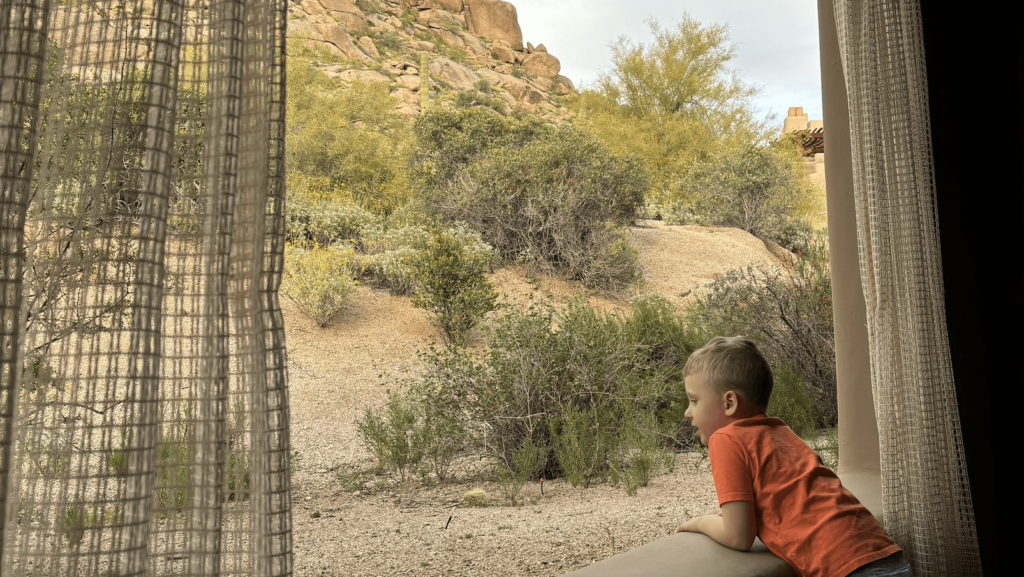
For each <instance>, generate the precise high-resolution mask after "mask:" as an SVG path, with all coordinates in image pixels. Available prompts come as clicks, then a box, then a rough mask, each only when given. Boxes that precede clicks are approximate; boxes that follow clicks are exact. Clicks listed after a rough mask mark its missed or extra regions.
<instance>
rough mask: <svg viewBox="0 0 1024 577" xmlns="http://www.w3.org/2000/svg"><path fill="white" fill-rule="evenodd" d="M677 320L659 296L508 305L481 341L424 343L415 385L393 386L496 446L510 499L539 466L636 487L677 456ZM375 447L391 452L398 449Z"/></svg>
mask: <svg viewBox="0 0 1024 577" xmlns="http://www.w3.org/2000/svg"><path fill="white" fill-rule="evenodd" d="M681 322H682V321H681V318H680V316H679V315H678V314H677V313H675V311H674V309H673V308H672V305H671V304H669V303H668V302H667V301H665V300H664V298H662V297H657V296H650V297H643V298H639V299H636V301H635V302H634V303H633V307H632V311H631V313H629V314H618V315H606V314H602V313H599V312H597V311H595V310H594V309H593V308H591V307H590V306H588V305H587V304H586V303H584V302H583V301H575V302H573V303H572V304H570V306H569V307H568V308H567V309H566V310H564V311H561V312H557V311H556V310H555V309H554V308H553V306H552V305H534V306H531V307H530V308H529V309H527V310H511V311H510V312H508V314H506V315H504V316H502V317H500V318H497V319H495V320H494V321H493V322H492V323H491V326H490V327H489V329H488V330H489V334H490V339H489V343H488V347H487V350H486V352H481V351H477V352H470V351H469V350H468V349H467V348H466V347H463V346H455V347H448V348H442V349H440V350H438V349H435V348H433V347H431V349H430V350H429V351H428V352H426V353H424V354H422V355H421V358H422V359H423V361H424V363H425V365H426V366H427V370H426V371H425V373H424V374H423V375H422V376H421V377H418V378H417V379H415V380H414V381H412V382H411V383H403V384H408V385H410V386H409V390H410V391H411V393H410V394H406V395H400V394H396V395H393V396H401V399H399V400H396V401H395V402H397V403H403V402H409V401H410V400H411V402H415V403H418V404H419V406H420V407H421V410H422V411H423V412H422V413H421V414H422V415H431V416H434V417H436V418H438V419H442V422H446V423H448V425H446V426H449V427H454V430H456V431H459V432H460V434H461V436H459V437H457V438H458V439H460V440H459V443H458V445H459V446H461V445H462V442H463V441H465V442H467V443H472V444H473V445H474V446H478V447H481V448H482V449H483V450H484V452H485V453H486V454H488V455H489V456H491V457H493V458H494V460H495V463H496V466H497V472H498V474H499V480H500V481H501V483H502V484H503V487H506V496H508V497H509V499H510V500H513V501H514V500H515V499H516V496H517V495H518V488H521V486H522V483H524V482H525V481H526V480H528V479H534V478H537V477H544V478H548V479H551V478H556V477H559V476H564V477H565V478H566V479H567V480H568V481H569V482H571V483H572V484H574V485H584V486H589V485H590V484H591V483H593V482H595V481H597V482H600V481H604V480H607V479H608V478H609V477H610V476H611V477H613V480H615V481H616V482H620V481H621V482H624V484H625V486H626V490H627V492H630V493H632V492H634V491H635V490H636V488H637V487H641V486H644V485H645V484H646V483H647V482H648V481H649V480H650V478H651V477H652V476H654V475H657V474H659V473H660V472H662V471H664V470H666V469H667V468H670V467H671V466H672V464H673V462H674V461H673V459H672V449H673V448H674V447H676V446H678V444H679V443H677V440H676V432H677V431H678V430H679V428H680V423H679V421H680V420H682V419H683V417H682V415H683V412H684V411H685V405H683V406H682V407H681V408H679V407H677V405H678V404H680V403H685V395H684V394H683V393H682V391H683V389H682V378H681V374H680V373H681V369H682V366H683V364H684V363H685V361H686V358H687V356H688V354H689V350H690V347H689V346H688V345H687V344H686V342H685V337H686V335H687V333H686V331H685V330H684V329H683V327H682V325H681ZM403 399H404V400H403ZM400 406H405V405H400ZM407 410H408V411H412V409H407ZM399 413H400V412H399ZM374 419H376V420H374ZM420 419H425V417H415V418H412V417H406V418H405V420H404V421H403V422H405V423H406V424H405V425H402V426H404V427H405V429H403V430H409V431H413V432H412V433H410V438H421V433H419V432H416V431H419V430H420V429H418V428H417V427H418V425H416V426H414V425H410V424H408V423H413V422H419V421H418V420H420ZM392 420H393V421H395V422H399V421H402V419H400V418H395V419H392ZM362 423H363V424H361V425H360V426H361V427H364V428H366V430H367V436H369V437H373V438H378V439H388V438H391V437H393V436H394V435H393V434H391V433H388V426H387V425H386V419H384V418H383V417H381V416H379V415H377V416H372V417H371V416H368V417H366V418H364V420H363V421H362ZM392 428H394V427H392ZM373 431H377V432H376V433H373ZM370 433H372V434H370ZM389 435H391V437H389ZM450 436H451V435H450ZM401 442H403V441H402V440H401V439H398V440H397V441H395V442H394V443H393V444H396V445H397V446H399V448H400V449H401V448H402V447H401ZM370 445H373V446H383V445H381V443H379V442H377V443H373V442H370V443H368V446H370ZM371 450H374V451H376V452H375V454H378V453H379V454H381V455H382V456H381V457H379V458H380V460H381V462H382V463H387V462H389V461H388V459H391V461H394V459H393V458H391V457H388V455H387V454H385V453H386V452H387V451H390V450H391V449H388V448H386V447H385V448H384V449H373V448H372V446H371ZM403 450H405V451H408V450H409V449H403ZM537 455H540V457H536V458H537V459H539V462H538V463H534V457H535V456H537ZM517 487H518V488H517Z"/></svg>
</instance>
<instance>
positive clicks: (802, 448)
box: [676, 337, 911, 577]
mask: <svg viewBox="0 0 1024 577" xmlns="http://www.w3.org/2000/svg"><path fill="white" fill-rule="evenodd" d="M683 378H684V379H685V383H686V396H687V398H688V399H689V401H690V404H689V408H687V409H686V413H685V416H686V418H687V419H690V420H691V421H692V423H693V426H694V427H695V428H696V429H697V432H698V433H699V434H700V442H701V443H702V444H704V445H707V447H708V455H709V458H710V460H711V473H712V475H713V476H714V480H715V490H716V491H717V493H718V503H719V506H721V510H720V511H718V512H716V513H715V514H712V515H705V516H703V517H697V518H694V519H690V520H689V521H687V522H686V523H683V525H681V526H680V527H679V528H678V529H676V531H677V532H679V531H692V532H696V533H704V534H705V535H707V536H709V537H711V538H712V539H714V540H715V541H718V542H719V543H721V544H723V545H725V546H726V547H731V548H733V549H738V550H740V551H748V550H750V547H751V545H753V543H754V537H755V536H760V537H761V541H762V542H764V544H765V545H766V546H767V547H768V549H769V550H771V551H772V553H775V554H776V555H778V556H779V557H780V558H782V560H784V561H786V562H787V563H789V564H790V566H792V567H793V569H794V570H796V572H797V574H798V575H800V576H802V577H866V576H868V575H870V576H872V577H883V576H885V577H890V576H891V577H911V571H910V564H909V563H907V561H906V560H904V559H903V553H902V552H901V550H900V548H899V546H898V545H896V543H894V542H893V540H892V538H890V537H889V535H888V534H886V532H885V530H884V529H882V527H881V526H880V525H879V524H878V522H877V521H875V518H874V516H872V514H871V513H870V512H869V511H868V510H867V508H866V507H864V506H863V505H861V504H860V502H859V501H857V499H856V497H854V496H853V493H850V491H848V490H847V489H845V488H844V487H843V486H842V485H841V484H840V483H839V478H838V477H836V475H835V473H833V472H832V471H831V470H829V469H828V468H827V467H825V466H823V465H822V464H821V460H820V459H819V458H818V456H817V455H816V454H815V453H814V451H812V450H811V449H810V447H808V446H807V445H806V444H805V443H804V442H803V441H802V440H800V438H799V437H797V436H796V434H794V433H793V431H792V430H790V428H789V427H787V426H786V424H785V423H784V422H783V421H781V420H780V419H776V418H772V417H769V416H767V415H766V414H765V409H767V407H768V400H769V399H770V398H771V394H772V384H773V379H772V371H771V368H770V367H769V366H768V363H767V362H766V361H765V360H764V357H763V356H761V352H760V351H758V350H757V345H755V344H754V342H753V341H752V340H750V339H748V338H746V337H733V338H723V337H717V338H715V339H712V341H711V342H710V343H708V344H707V346H705V347H704V348H702V349H700V350H698V351H696V352H694V353H693V354H692V355H690V359H689V360H688V361H687V362H686V365H685V366H684V367H683Z"/></svg>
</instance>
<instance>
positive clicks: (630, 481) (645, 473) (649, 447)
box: [611, 413, 675, 495]
mask: <svg viewBox="0 0 1024 577" xmlns="http://www.w3.org/2000/svg"><path fill="white" fill-rule="evenodd" d="M625 424H626V426H625V427H621V431H622V432H621V434H620V436H619V438H618V439H617V441H618V442H617V443H616V445H615V451H614V452H613V453H612V456H611V457H612V458H611V470H612V483H618V482H619V481H620V480H621V482H622V483H623V485H625V487H626V494H628V495H635V494H636V490H637V489H638V488H640V487H646V486H647V485H648V483H650V482H651V479H653V478H654V477H655V476H657V475H659V474H661V473H663V472H665V471H670V470H672V468H673V466H674V464H675V454H674V453H672V452H670V451H668V450H666V448H665V446H664V444H663V443H661V442H660V441H659V439H658V433H659V431H658V427H657V422H656V419H655V416H654V415H652V414H650V413H641V414H634V415H627V416H626V419H625ZM630 424H633V426H632V427H631V426H629V425H630Z"/></svg>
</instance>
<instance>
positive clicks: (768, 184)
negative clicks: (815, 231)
mask: <svg viewBox="0 0 1024 577" xmlns="http://www.w3.org/2000/svg"><path fill="white" fill-rule="evenodd" d="M796 162H797V155H796V153H795V151H792V150H790V149H789V148H784V147H782V146H755V147H749V148H741V149H733V148H725V149H722V150H720V151H718V152H716V153H715V154H714V155H713V156H711V157H710V158H709V159H707V160H706V161H703V162H697V163H696V164H695V165H694V166H693V167H691V169H690V170H689V171H688V172H687V173H686V175H685V177H683V178H682V179H681V180H680V182H679V185H680V186H679V188H680V189H681V190H680V195H679V200H678V201H677V202H676V203H675V204H674V205H672V206H670V207H668V209H667V210H666V211H665V214H664V215H663V216H665V217H666V218H667V219H668V220H670V221H676V222H689V223H696V224H711V225H718V226H730V227H736V228H741V229H743V230H745V231H747V232H749V233H751V234H753V235H755V236H758V237H767V238H770V239H772V240H774V241H776V242H778V243H779V244H781V245H782V246H785V247H788V248H791V247H794V246H795V245H796V243H798V242H799V241H801V240H803V239H804V238H806V236H807V235H808V233H809V232H810V225H809V224H808V222H807V219H806V218H805V215H806V214H807V212H808V211H809V207H810V204H811V203H812V200H811V198H812V190H811V185H810V183H809V182H808V181H807V180H806V179H804V178H803V177H802V174H801V169H800V168H799V167H798V166H797V164H796Z"/></svg>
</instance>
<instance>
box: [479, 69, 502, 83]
mask: <svg viewBox="0 0 1024 577" xmlns="http://www.w3.org/2000/svg"><path fill="white" fill-rule="evenodd" d="M476 73H477V74H478V75H479V76H480V78H483V79H484V80H486V81H487V83H488V84H490V85H491V86H501V77H502V76H503V75H502V74H498V73H497V72H495V71H493V70H491V69H490V68H481V69H479V70H477V71H476Z"/></svg>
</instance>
